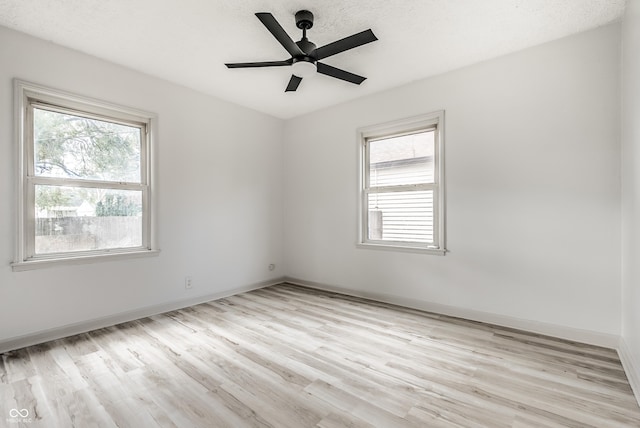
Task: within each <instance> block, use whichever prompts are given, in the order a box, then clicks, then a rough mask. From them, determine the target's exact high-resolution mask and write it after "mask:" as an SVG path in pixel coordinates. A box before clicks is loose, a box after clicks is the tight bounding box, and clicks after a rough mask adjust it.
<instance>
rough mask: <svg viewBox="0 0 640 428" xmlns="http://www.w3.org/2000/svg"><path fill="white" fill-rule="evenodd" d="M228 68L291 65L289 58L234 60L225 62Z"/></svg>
mask: <svg viewBox="0 0 640 428" xmlns="http://www.w3.org/2000/svg"><path fill="white" fill-rule="evenodd" d="M225 65H226V66H227V67H228V68H247V67H281V66H283V65H291V60H286V61H263V62H234V63H230V64H225Z"/></svg>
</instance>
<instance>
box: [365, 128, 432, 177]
mask: <svg viewBox="0 0 640 428" xmlns="http://www.w3.org/2000/svg"><path fill="white" fill-rule="evenodd" d="M434 135H435V132H434V131H433V130H429V131H425V132H420V133H417V134H410V135H403V136H401V137H391V138H385V139H383V140H373V141H369V185H370V186H371V187H377V186H395V185H402V184H417V183H433V182H434V181H433V177H434V171H433V159H434Z"/></svg>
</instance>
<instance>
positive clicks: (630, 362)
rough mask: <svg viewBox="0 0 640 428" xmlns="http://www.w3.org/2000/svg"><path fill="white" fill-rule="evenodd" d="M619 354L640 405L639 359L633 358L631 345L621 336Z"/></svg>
mask: <svg viewBox="0 0 640 428" xmlns="http://www.w3.org/2000/svg"><path fill="white" fill-rule="evenodd" d="M618 355H619V356H620V361H621V362H622V367H624V371H625V373H626V374H627V379H628V380H629V385H631V389H632V390H633V394H634V395H635V396H636V400H637V401H638V405H639V406H640V365H638V360H636V359H634V358H633V355H632V353H631V349H629V345H627V342H626V340H624V337H622V338H620V345H619V347H618ZM634 361H635V362H634Z"/></svg>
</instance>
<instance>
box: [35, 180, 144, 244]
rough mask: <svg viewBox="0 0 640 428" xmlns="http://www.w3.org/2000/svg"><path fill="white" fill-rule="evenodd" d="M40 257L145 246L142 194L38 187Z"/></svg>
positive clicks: (37, 228)
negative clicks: (143, 244) (42, 255)
mask: <svg viewBox="0 0 640 428" xmlns="http://www.w3.org/2000/svg"><path fill="white" fill-rule="evenodd" d="M35 190H36V208H35V211H36V212H35V215H36V242H35V253H36V254H50V253H62V252H69V251H89V250H104V249H114V248H132V247H140V246H142V192H141V191H131V190H110V189H96V188H83V187H63V186H39V185H37V186H36V189H35Z"/></svg>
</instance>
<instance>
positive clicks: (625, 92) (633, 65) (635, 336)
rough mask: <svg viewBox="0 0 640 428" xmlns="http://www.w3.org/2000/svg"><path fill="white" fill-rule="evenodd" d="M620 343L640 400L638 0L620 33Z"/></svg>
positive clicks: (633, 1)
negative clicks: (621, 311) (621, 304)
mask: <svg viewBox="0 0 640 428" xmlns="http://www.w3.org/2000/svg"><path fill="white" fill-rule="evenodd" d="M622 48H623V51H622V76H623V77H622V301H623V307H622V310H623V316H622V346H621V351H622V353H621V356H622V357H623V362H624V363H625V368H626V369H627V376H628V377H629V380H630V381H631V385H632V386H633V388H634V390H635V393H636V397H638V400H639V401H640V54H639V52H640V0H630V1H629V2H628V3H627V10H626V14H625V18H624V25H623V33H622Z"/></svg>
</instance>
